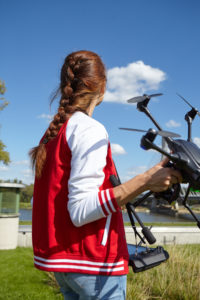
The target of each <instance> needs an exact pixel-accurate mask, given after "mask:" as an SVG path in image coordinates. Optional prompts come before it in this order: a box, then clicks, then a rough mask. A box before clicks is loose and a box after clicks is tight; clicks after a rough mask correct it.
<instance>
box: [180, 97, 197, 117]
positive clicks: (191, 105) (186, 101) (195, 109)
mask: <svg viewBox="0 0 200 300" xmlns="http://www.w3.org/2000/svg"><path fill="white" fill-rule="evenodd" d="M176 94H177V96H179V97H180V98H181V99H182V100H183V101H184V102H185V103H187V104H188V105H189V106H190V107H191V108H193V109H195V110H196V112H197V115H198V116H199V117H200V112H199V111H198V110H197V109H196V108H194V106H192V105H191V104H190V103H189V102H188V101H187V100H186V99H185V98H184V97H183V96H181V95H180V94H178V93H176Z"/></svg>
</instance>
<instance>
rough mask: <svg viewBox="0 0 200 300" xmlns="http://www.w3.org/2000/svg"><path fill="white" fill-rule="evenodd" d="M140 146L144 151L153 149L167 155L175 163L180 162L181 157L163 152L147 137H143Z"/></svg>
mask: <svg viewBox="0 0 200 300" xmlns="http://www.w3.org/2000/svg"><path fill="white" fill-rule="evenodd" d="M140 145H141V147H142V148H143V149H144V150H149V149H153V150H156V151H158V152H160V153H161V154H163V155H165V156H166V157H168V158H169V159H170V160H172V161H173V162H176V161H178V160H179V157H178V156H177V155H175V154H170V153H168V152H166V151H165V150H163V149H162V148H160V147H158V146H157V145H156V144H154V143H153V142H151V141H150V140H149V139H148V138H147V137H146V136H145V135H144V136H143V137H142V139H141V144H140Z"/></svg>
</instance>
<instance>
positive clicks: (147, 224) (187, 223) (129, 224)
mask: <svg viewBox="0 0 200 300" xmlns="http://www.w3.org/2000/svg"><path fill="white" fill-rule="evenodd" d="M31 224H32V221H19V225H31ZM124 225H125V226H131V223H129V222H126V223H124ZM144 225H145V226H153V227H172V226H174V227H176V226H178V227H181V226H194V227H196V223H195V222H185V223H184V222H181V223H175V222H174V223H144ZM136 226H139V224H138V223H137V222H136Z"/></svg>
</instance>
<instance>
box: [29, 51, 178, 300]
mask: <svg viewBox="0 0 200 300" xmlns="http://www.w3.org/2000/svg"><path fill="white" fill-rule="evenodd" d="M105 86H106V71H105V67H104V65H103V63H102V61H101V59H100V57H99V56H98V55H97V54H95V53H93V52H90V51H78V52H74V53H71V54H70V55H68V56H67V57H66V59H65V62H64V64H63V66H62V69H61V77H60V87H59V92H60V94H61V97H60V102H59V108H58V112H57V114H56V115H55V116H54V119H53V121H52V122H51V123H50V126H49V128H48V129H47V131H46V132H45V134H44V136H43V137H42V139H41V141H40V144H39V145H38V146H37V147H35V148H33V149H32V150H31V152H30V155H31V158H32V162H33V166H35V174H36V176H35V184H34V195H33V199H34V201H33V225H32V226H33V227H32V233H33V248H34V263H35V267H37V268H38V269H41V270H44V271H52V272H55V277H56V279H57V281H58V283H59V284H60V286H61V291H62V292H63V294H64V297H65V299H77V300H78V299H79V300H83V299H87V300H88V299H120V300H122V299H125V294H126V274H127V273H128V258H129V256H128V251H127V247H126V240H125V233H124V226H123V220H122V214H121V210H120V207H121V206H122V205H124V204H126V203H127V202H128V201H129V200H131V199H132V198H134V197H136V196H137V195H139V194H141V193H142V192H144V191H146V190H152V191H154V192H158V191H163V190H166V189H167V188H168V187H169V186H170V185H171V184H173V183H176V182H178V181H180V180H181V176H180V174H179V173H178V172H177V171H175V170H172V169H169V168H164V165H165V164H166V160H165V161H162V162H161V163H159V164H157V165H156V166H154V167H153V168H151V169H150V170H148V171H147V172H145V173H143V174H141V175H138V176H136V177H135V178H133V179H131V180H129V181H128V182H126V183H124V184H121V185H120V186H117V187H114V188H113V187H112V184H111V182H110V180H109V177H110V175H113V174H114V175H116V170H115V167H114V164H113V161H112V156H111V149H110V143H109V139H108V134H107V132H106V130H105V128H104V127H103V125H101V124H100V123H99V122H97V121H95V120H94V119H92V118H91V117H92V113H93V110H94V108H95V107H96V106H97V105H99V104H100V103H101V101H102V99H103V96H104V92H105Z"/></svg>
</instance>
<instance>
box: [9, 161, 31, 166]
mask: <svg viewBox="0 0 200 300" xmlns="http://www.w3.org/2000/svg"><path fill="white" fill-rule="evenodd" d="M12 164H13V165H14V166H24V165H25V166H27V165H29V161H28V160H19V161H13V162H12Z"/></svg>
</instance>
